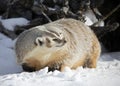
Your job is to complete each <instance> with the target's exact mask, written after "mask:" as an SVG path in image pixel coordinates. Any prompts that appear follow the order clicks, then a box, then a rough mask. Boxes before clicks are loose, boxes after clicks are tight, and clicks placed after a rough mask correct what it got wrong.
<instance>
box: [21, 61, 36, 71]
mask: <svg viewBox="0 0 120 86" xmlns="http://www.w3.org/2000/svg"><path fill="white" fill-rule="evenodd" d="M22 68H23V70H24V71H27V72H33V71H35V67H30V66H28V65H27V63H23V64H22Z"/></svg>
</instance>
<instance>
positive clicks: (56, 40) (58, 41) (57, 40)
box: [53, 38, 61, 43]
mask: <svg viewBox="0 0 120 86" xmlns="http://www.w3.org/2000/svg"><path fill="white" fill-rule="evenodd" d="M53 41H55V42H57V43H60V42H61V40H60V39H56V38H55V39H53Z"/></svg>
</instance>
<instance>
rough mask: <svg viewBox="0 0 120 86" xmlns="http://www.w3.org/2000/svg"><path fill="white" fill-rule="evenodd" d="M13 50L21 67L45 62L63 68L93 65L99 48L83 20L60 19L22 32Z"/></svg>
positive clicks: (39, 65) (41, 64)
mask: <svg viewBox="0 0 120 86" xmlns="http://www.w3.org/2000/svg"><path fill="white" fill-rule="evenodd" d="M15 51H16V56H17V60H18V62H19V63H20V64H22V65H23V64H24V65H23V66H25V67H29V68H33V70H39V69H42V68H44V67H46V66H48V67H49V69H51V70H55V69H58V70H60V71H63V70H64V68H65V66H68V67H70V68H71V69H76V68H77V67H79V66H83V67H89V68H95V67H96V62H97V59H98V57H99V56H100V52H101V48H100V44H99V41H98V39H97V37H96V36H95V34H94V33H93V31H92V30H91V29H90V28H89V27H88V26H86V25H85V24H84V23H82V22H80V21H77V20H74V19H60V20H57V21H55V22H52V23H49V24H45V25H42V26H36V27H34V28H31V29H29V30H27V31H25V32H23V33H22V34H21V35H20V36H19V37H18V40H17V42H16V47H15ZM25 67H23V69H25ZM28 70H29V69H28Z"/></svg>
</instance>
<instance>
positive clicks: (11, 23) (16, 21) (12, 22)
mask: <svg viewBox="0 0 120 86" xmlns="http://www.w3.org/2000/svg"><path fill="white" fill-rule="evenodd" d="M0 22H2V25H3V26H4V27H5V28H6V29H8V30H11V31H14V27H15V26H17V25H18V26H23V25H27V24H28V23H29V21H28V20H27V19H25V18H9V19H1V17H0Z"/></svg>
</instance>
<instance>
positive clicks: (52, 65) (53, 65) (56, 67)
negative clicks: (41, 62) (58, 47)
mask: <svg viewBox="0 0 120 86" xmlns="http://www.w3.org/2000/svg"><path fill="white" fill-rule="evenodd" d="M61 65H62V63H50V64H49V65H48V67H49V68H48V71H54V70H60V69H61Z"/></svg>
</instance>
